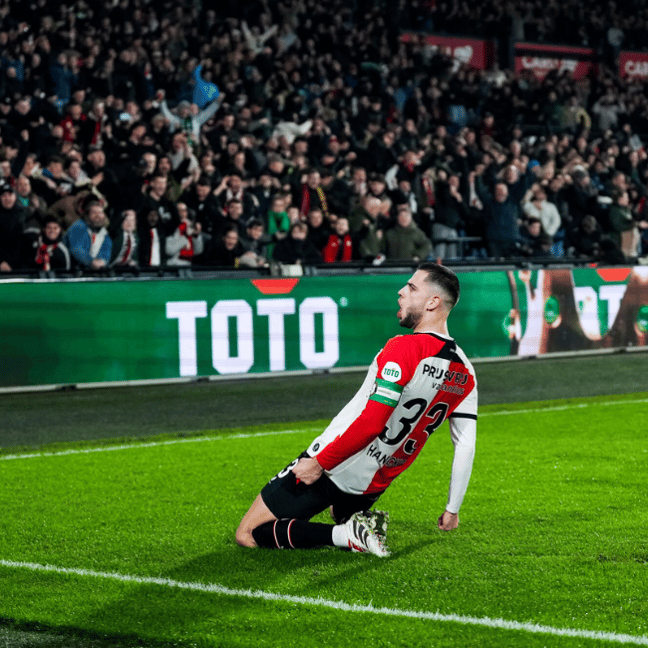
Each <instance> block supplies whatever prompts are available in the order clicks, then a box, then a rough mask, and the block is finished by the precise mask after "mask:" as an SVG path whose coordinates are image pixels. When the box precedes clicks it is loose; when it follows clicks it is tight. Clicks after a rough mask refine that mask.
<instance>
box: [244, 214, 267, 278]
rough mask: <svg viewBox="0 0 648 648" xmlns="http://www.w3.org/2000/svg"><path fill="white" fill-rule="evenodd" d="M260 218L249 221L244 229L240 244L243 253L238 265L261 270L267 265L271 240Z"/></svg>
mask: <svg viewBox="0 0 648 648" xmlns="http://www.w3.org/2000/svg"><path fill="white" fill-rule="evenodd" d="M264 229H265V228H264V225H263V221H262V220H261V219H260V218H253V219H251V220H250V221H249V222H248V224H247V226H246V228H245V236H244V237H243V238H242V239H241V243H242V244H243V247H244V248H245V253H244V254H243V255H242V256H241V257H240V264H241V265H246V266H250V267H251V268H261V267H265V266H267V265H268V246H269V244H270V242H271V241H272V239H271V238H270V236H269V235H268V234H266V233H265V231H264Z"/></svg>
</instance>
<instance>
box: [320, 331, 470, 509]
mask: <svg viewBox="0 0 648 648" xmlns="http://www.w3.org/2000/svg"><path fill="white" fill-rule="evenodd" d="M446 418H449V422H450V433H451V438H452V442H453V444H454V447H455V454H454V461H453V467H452V475H451V480H450V494H449V498H448V507H447V510H448V511H450V512H452V513H457V512H458V511H459V507H460V506H461V503H462V501H463V497H464V494H465V492H466V489H467V487H468V481H469V480H470V474H471V471H472V462H473V457H474V452H475V437H476V427H477V425H476V421H477V381H476V378H475V371H474V369H473V366H472V365H471V363H470V362H469V360H468V358H467V357H466V355H465V354H464V352H463V351H462V350H461V349H460V348H459V347H458V346H457V345H456V344H455V342H454V340H452V339H451V338H445V337H442V336H440V335H437V334H434V333H415V334H412V335H399V336H397V337H395V338H392V339H391V340H389V341H388V342H387V344H386V345H385V347H384V348H383V349H382V350H381V351H380V353H379V354H378V355H377V356H376V358H375V359H374V361H373V362H372V364H371V367H370V368H369V372H368V373H367V377H366V378H365V381H364V382H363V384H362V386H361V387H360V389H359V390H358V392H357V393H356V395H355V396H354V397H353V399H352V400H351V401H350V402H349V403H348V404H347V405H346V406H345V407H344V408H343V409H342V411H341V412H340V413H339V414H338V415H337V416H336V417H335V418H334V419H333V420H332V421H331V423H330V424H329V426H328V427H327V428H326V430H324V432H323V433H322V434H321V435H320V436H319V437H317V438H316V439H315V440H314V441H313V442H312V443H311V445H310V447H309V449H308V454H309V455H310V456H316V457H317V460H318V462H319V463H320V464H321V465H322V467H323V468H324V469H325V471H326V474H327V475H328V476H329V477H330V479H331V480H332V481H333V482H334V483H335V484H336V486H337V487H338V488H340V489H341V490H342V491H344V492H346V493H352V494H370V493H380V492H382V491H384V490H385V489H386V488H387V487H388V486H389V484H390V483H391V482H392V481H393V480H394V479H395V478H396V477H397V476H398V475H399V474H400V473H402V472H403V471H404V470H405V469H406V468H407V467H408V466H410V465H411V463H412V462H413V461H414V459H415V458H416V457H417V455H418V453H419V452H420V451H421V449H422V448H423V446H424V445H425V443H426V441H427V440H428V438H429V437H430V435H431V434H432V433H433V432H434V431H435V430H436V429H437V428H438V427H439V426H440V425H441V424H442V423H443V421H445V420H446Z"/></svg>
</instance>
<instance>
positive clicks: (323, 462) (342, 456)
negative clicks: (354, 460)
mask: <svg viewBox="0 0 648 648" xmlns="http://www.w3.org/2000/svg"><path fill="white" fill-rule="evenodd" d="M397 402H398V401H396V403H397ZM395 406H396V405H395V404H394V405H388V404H386V403H383V402H378V401H375V400H371V399H370V400H368V401H367V405H366V406H365V408H364V409H363V410H362V413H361V414H360V416H358V418H357V419H356V420H355V421H354V422H353V423H352V424H351V425H350V426H349V427H348V428H347V430H346V431H345V432H344V434H341V435H340V436H339V437H337V439H335V440H334V441H332V442H331V443H329V444H328V445H327V446H326V447H325V448H324V449H323V450H322V451H321V452H320V453H319V454H317V455H316V456H315V457H311V458H309V459H302V460H300V462H299V463H298V464H297V465H296V466H295V467H294V468H293V469H292V471H293V473H295V477H297V479H299V480H300V481H302V482H304V483H305V484H312V483H313V482H315V481H317V480H318V479H319V478H320V477H321V475H322V473H323V472H324V470H331V469H333V468H335V466H338V465H339V464H341V463H342V462H344V461H346V460H347V459H349V458H350V457H352V456H353V455H354V454H355V453H356V452H360V450H362V449H363V448H364V447H366V446H367V445H369V444H370V443H371V442H372V441H373V440H374V439H375V438H376V437H377V436H378V435H379V434H380V433H381V432H382V431H383V430H384V429H385V425H386V424H387V421H388V420H389V417H390V416H391V415H392V412H393V411H394V407H395Z"/></svg>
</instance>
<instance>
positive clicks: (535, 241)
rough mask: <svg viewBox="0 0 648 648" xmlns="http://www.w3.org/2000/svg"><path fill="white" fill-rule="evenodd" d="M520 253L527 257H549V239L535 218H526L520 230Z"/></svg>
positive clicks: (540, 223) (540, 222) (538, 220)
mask: <svg viewBox="0 0 648 648" xmlns="http://www.w3.org/2000/svg"><path fill="white" fill-rule="evenodd" d="M520 238H521V247H520V252H521V254H523V255H524V256H529V257H549V256H551V237H549V235H548V234H547V233H546V232H545V231H544V228H543V226H542V221H541V220H540V219H539V218H538V217H537V216H528V217H527V218H526V219H525V220H524V221H523V223H522V226H521V228H520Z"/></svg>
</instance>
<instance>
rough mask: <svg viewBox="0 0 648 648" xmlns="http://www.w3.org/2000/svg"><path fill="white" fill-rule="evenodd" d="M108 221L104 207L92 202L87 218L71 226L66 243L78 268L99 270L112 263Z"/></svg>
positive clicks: (89, 204)
mask: <svg viewBox="0 0 648 648" xmlns="http://www.w3.org/2000/svg"><path fill="white" fill-rule="evenodd" d="M107 225H108V219H107V218H106V212H105V211H104V207H103V205H102V204H101V203H100V202H99V201H94V200H93V201H91V202H89V203H88V205H87V206H86V214H85V218H80V219H79V220H78V221H76V222H75V223H73V224H72V225H70V227H69V228H68V230H67V232H66V233H65V237H64V242H65V245H66V246H67V248H68V249H69V250H70V254H71V255H72V258H73V262H74V264H75V265H76V266H78V267H80V268H82V269H87V270H99V269H101V268H105V267H106V266H107V265H108V264H109V263H110V257H111V253H112V240H111V238H110V236H109V235H108V229H107Z"/></svg>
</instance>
